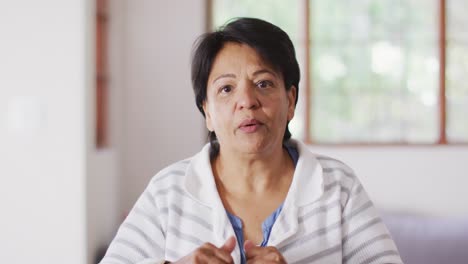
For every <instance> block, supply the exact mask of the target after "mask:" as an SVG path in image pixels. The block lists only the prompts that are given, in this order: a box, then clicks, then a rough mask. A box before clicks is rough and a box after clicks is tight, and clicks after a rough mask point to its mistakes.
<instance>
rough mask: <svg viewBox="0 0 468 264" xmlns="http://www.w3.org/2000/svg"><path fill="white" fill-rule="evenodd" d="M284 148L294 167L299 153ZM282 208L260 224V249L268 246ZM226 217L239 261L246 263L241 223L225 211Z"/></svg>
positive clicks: (292, 148) (291, 148) (287, 147)
mask: <svg viewBox="0 0 468 264" xmlns="http://www.w3.org/2000/svg"><path fill="white" fill-rule="evenodd" d="M284 147H285V148H286V150H287V151H288V154H289V156H290V157H291V159H292V160H293V163H294V166H296V164H297V161H298V159H299V153H298V152H297V149H296V148H294V147H293V146H290V145H287V144H285V145H284ZM282 208H283V203H281V205H280V206H279V207H278V208H277V209H276V210H275V211H274V212H273V213H272V214H271V215H270V216H268V217H267V219H265V221H263V223H262V232H263V241H262V243H261V244H260V246H261V247H264V246H266V245H267V244H268V239H269V238H270V233H271V229H272V228H273V224H274V223H275V221H276V218H278V215H279V214H280V212H281V209H282ZM226 213H227V216H228V218H229V221H231V224H232V227H233V228H234V233H235V234H236V237H237V242H238V244H239V249H240V253H241V260H242V262H241V263H242V264H244V263H246V262H247V260H246V258H245V251H244V232H243V227H242V221H241V219H240V218H239V217H237V216H235V215H233V214H231V213H229V212H228V211H227V210H226Z"/></svg>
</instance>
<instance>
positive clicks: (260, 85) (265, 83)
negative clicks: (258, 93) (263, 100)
mask: <svg viewBox="0 0 468 264" xmlns="http://www.w3.org/2000/svg"><path fill="white" fill-rule="evenodd" d="M272 85H273V83H272V82H270V81H259V82H257V87H258V88H261V89H265V88H268V87H270V86H272Z"/></svg>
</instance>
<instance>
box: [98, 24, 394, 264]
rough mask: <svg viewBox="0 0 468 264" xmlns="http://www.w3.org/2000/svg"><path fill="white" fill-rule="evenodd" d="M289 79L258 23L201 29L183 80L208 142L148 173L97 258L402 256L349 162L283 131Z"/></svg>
mask: <svg viewBox="0 0 468 264" xmlns="http://www.w3.org/2000/svg"><path fill="white" fill-rule="evenodd" d="M299 78H300V75H299V66H298V63H297V61H296V58H295V51H294V47H293V45H292V42H291V40H290V39H289V37H288V36H287V34H286V33H285V32H284V31H282V30H281V29H280V28H278V27H276V26H274V25H272V24H270V23H268V22H265V21H262V20H259V19H253V18H240V19H237V20H234V21H232V22H230V23H229V24H227V25H226V26H225V27H223V28H221V29H220V30H218V31H215V32H212V33H207V34H205V35H203V36H202V37H201V38H200V39H199V41H198V43H197V45H196V48H195V52H194V56H193V60H192V82H193V89H194V91H195V96H196V104H197V107H198V109H199V110H200V111H201V113H202V114H203V116H204V117H205V121H206V126H207V128H208V130H209V131H210V132H209V139H210V142H209V143H208V144H207V145H206V146H204V147H203V149H202V150H201V151H200V152H199V153H198V154H196V155H195V156H193V157H192V158H189V159H186V160H183V161H180V162H177V163H175V164H173V165H171V166H169V167H167V168H166V169H163V170H162V171H161V172H159V173H158V174H157V175H156V176H155V177H154V178H153V179H152V180H151V182H150V183H149V185H148V187H147V188H146V190H145V191H144V193H143V194H142V195H141V197H140V198H139V199H138V201H137V203H136V204H135V206H134V208H133V209H132V211H131V212H130V214H129V215H128V217H127V218H126V219H125V221H124V223H123V224H122V226H121V227H120V229H119V231H118V233H117V235H116V237H115V238H114V240H113V241H112V243H111V245H110V247H109V249H108V251H107V254H106V256H105V257H104V259H103V260H102V262H101V263H102V264H136V263H138V264H142V263H152V264H156V263H170V262H174V263H402V261H401V259H400V257H399V254H398V251H397V248H396V247H395V244H394V243H393V241H392V239H391V237H390V235H389V233H388V231H387V229H386V227H385V226H384V224H383V223H382V221H381V219H380V217H379V216H378V214H377V212H376V210H375V208H374V206H373V204H372V202H371V201H370V200H369V198H368V196H367V194H366V192H365V191H364V189H363V187H362V185H361V184H360V182H359V180H358V179H357V178H356V176H355V175H354V174H353V172H352V170H351V169H350V168H349V167H347V166H346V165H345V164H343V163H342V162H340V161H338V160H335V159H332V158H329V157H325V156H321V155H316V154H313V153H311V152H310V151H309V148H308V147H307V146H305V145H304V144H303V143H302V142H300V141H298V140H293V139H291V133H290V132H289V130H288V123H289V121H291V119H292V118H293V116H294V110H295V106H296V103H297V98H298V87H299Z"/></svg>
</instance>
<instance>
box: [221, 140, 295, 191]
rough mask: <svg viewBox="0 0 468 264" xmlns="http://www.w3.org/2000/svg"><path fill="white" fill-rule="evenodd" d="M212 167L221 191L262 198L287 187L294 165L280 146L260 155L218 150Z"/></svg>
mask: <svg viewBox="0 0 468 264" xmlns="http://www.w3.org/2000/svg"><path fill="white" fill-rule="evenodd" d="M212 168H213V173H214V175H215V179H216V183H217V185H218V189H220V191H221V192H226V193H227V194H232V195H236V196H237V195H246V194H254V195H255V194H258V195H262V194H265V193H268V192H271V191H278V190H281V189H284V187H285V185H287V186H289V183H290V182H291V178H292V173H291V172H292V171H294V164H293V162H292V160H291V158H290V157H289V154H288V152H287V151H286V149H284V148H283V147H282V146H281V145H280V146H279V147H278V148H277V149H273V150H272V151H270V152H269V153H259V154H242V153H233V152H228V151H225V152H223V151H222V150H220V152H219V154H218V156H217V157H216V158H215V159H214V160H213V161H212ZM287 176H291V177H287Z"/></svg>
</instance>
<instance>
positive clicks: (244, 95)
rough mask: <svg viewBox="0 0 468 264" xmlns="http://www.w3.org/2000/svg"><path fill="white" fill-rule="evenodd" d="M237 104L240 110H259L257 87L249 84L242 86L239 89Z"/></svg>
mask: <svg viewBox="0 0 468 264" xmlns="http://www.w3.org/2000/svg"><path fill="white" fill-rule="evenodd" d="M237 104H238V107H239V108H240V109H255V108H257V107H258V106H259V105H260V102H259V101H258V97H257V93H256V92H255V86H253V85H249V84H245V85H242V87H240V89H239V93H238V100H237Z"/></svg>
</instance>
